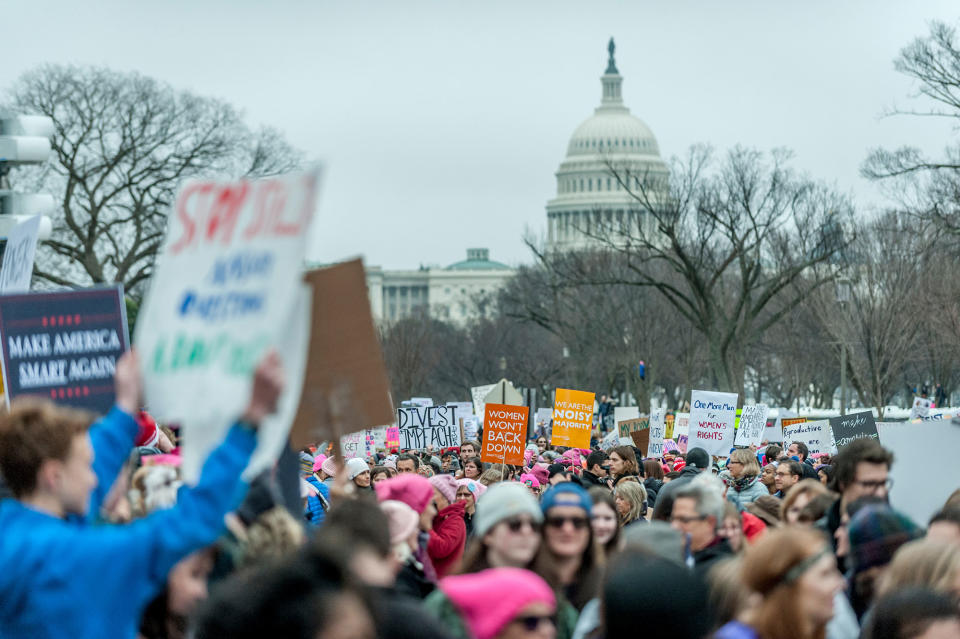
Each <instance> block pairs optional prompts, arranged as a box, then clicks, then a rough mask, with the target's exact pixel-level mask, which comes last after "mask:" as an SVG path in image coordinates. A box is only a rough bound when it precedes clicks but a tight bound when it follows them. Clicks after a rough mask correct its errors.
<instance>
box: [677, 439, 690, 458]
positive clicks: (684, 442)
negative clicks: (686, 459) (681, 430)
mask: <svg viewBox="0 0 960 639" xmlns="http://www.w3.org/2000/svg"><path fill="white" fill-rule="evenodd" d="M689 443H690V441H689V438H688V437H687V436H686V435H679V436H678V437H677V448H678V449H679V450H680V452H681V453H684V454H686V452H687V446H688V445H689Z"/></svg>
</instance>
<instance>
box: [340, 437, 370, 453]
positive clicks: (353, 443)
mask: <svg viewBox="0 0 960 639" xmlns="http://www.w3.org/2000/svg"><path fill="white" fill-rule="evenodd" d="M365 437H366V431H362V430H361V431H360V432H359V433H349V434H347V435H342V436H341V437H340V452H341V453H343V458H344V459H353V458H354V457H362V456H363V453H364V450H365V445H364V438H365Z"/></svg>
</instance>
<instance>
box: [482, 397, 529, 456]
mask: <svg viewBox="0 0 960 639" xmlns="http://www.w3.org/2000/svg"><path fill="white" fill-rule="evenodd" d="M529 411H530V409H529V408H528V407H526V406H511V405H509V404H484V408H483V447H482V448H481V449H480V459H481V460H482V461H484V462H489V463H492V464H511V465H513V466H522V465H523V449H524V446H525V444H526V441H527V438H526V436H525V435H526V432H527V414H528V413H529Z"/></svg>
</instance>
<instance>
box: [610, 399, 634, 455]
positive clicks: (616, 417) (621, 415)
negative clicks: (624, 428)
mask: <svg viewBox="0 0 960 639" xmlns="http://www.w3.org/2000/svg"><path fill="white" fill-rule="evenodd" d="M639 418H640V409H639V408H638V407H637V406H614V407H613V422H614V423H615V424H616V425H617V430H620V422H625V421H628V420H631V419H639ZM620 445H621V446H633V439H632V438H631V437H630V434H629V432H627V433H626V434H622V435H620Z"/></svg>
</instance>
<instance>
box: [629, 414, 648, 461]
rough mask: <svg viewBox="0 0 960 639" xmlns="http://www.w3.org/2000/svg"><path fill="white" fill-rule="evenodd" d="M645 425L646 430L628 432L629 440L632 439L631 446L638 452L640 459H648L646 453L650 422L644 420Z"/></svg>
mask: <svg viewBox="0 0 960 639" xmlns="http://www.w3.org/2000/svg"><path fill="white" fill-rule="evenodd" d="M643 421H645V422H646V424H647V427H646V428H639V429H637V430H632V431H630V438H631V439H633V445H634V446H636V447H637V449H638V450H639V451H640V456H641V457H649V455H647V451H648V450H649V448H650V420H649V419H646V418H644V420H643Z"/></svg>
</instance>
